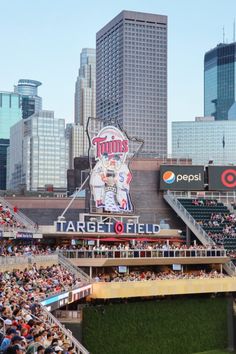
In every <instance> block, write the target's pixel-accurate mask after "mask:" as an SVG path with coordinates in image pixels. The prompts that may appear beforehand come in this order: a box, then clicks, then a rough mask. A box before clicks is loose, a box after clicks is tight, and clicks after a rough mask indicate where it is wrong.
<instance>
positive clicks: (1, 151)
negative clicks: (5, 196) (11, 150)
mask: <svg viewBox="0 0 236 354" xmlns="http://www.w3.org/2000/svg"><path fill="white" fill-rule="evenodd" d="M9 142H10V140H9V139H0V190H5V189H6V174H7V148H8V146H9Z"/></svg>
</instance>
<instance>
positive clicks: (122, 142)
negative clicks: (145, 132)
mask: <svg viewBox="0 0 236 354" xmlns="http://www.w3.org/2000/svg"><path fill="white" fill-rule="evenodd" d="M92 149H93V150H95V152H94V155H95V160H96V165H95V166H94V168H93V170H92V171H91V177H90V188H91V192H92V196H93V199H94V202H95V206H96V208H101V209H102V210H104V211H112V212H118V213H119V212H122V213H123V212H132V211H133V205H132V202H131V198H130V182H131V179H132V174H131V172H130V170H129V167H128V164H127V154H128V152H129V140H128V139H127V137H126V136H125V135H124V133H123V132H121V131H120V130H119V129H117V128H116V127H113V126H107V127H104V128H103V129H101V130H100V132H99V133H98V134H97V135H96V136H95V137H93V139H92Z"/></svg>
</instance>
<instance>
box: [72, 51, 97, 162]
mask: <svg viewBox="0 0 236 354" xmlns="http://www.w3.org/2000/svg"><path fill="white" fill-rule="evenodd" d="M74 105H75V109H74V113H75V115H74V122H75V124H74V125H73V126H72V125H71V129H70V145H71V147H70V151H71V154H70V156H71V158H70V160H72V164H73V159H74V157H80V156H87V154H88V148H89V141H88V137H87V134H86V127H87V121H88V118H89V117H95V115H96V51H95V49H93V48H83V49H82V52H81V54H80V68H79V74H78V77H77V80H76V84H75V99H74Z"/></svg>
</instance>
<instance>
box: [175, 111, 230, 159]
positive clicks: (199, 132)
mask: <svg viewBox="0 0 236 354" xmlns="http://www.w3.org/2000/svg"><path fill="white" fill-rule="evenodd" d="M235 137H236V120H218V121H215V120H214V117H202V118H196V120H195V121H192V122H173V123H172V155H173V157H174V158H191V159H192V161H193V164H208V162H209V161H210V160H212V161H214V164H231V163H233V164H236V154H235V151H236V139H235Z"/></svg>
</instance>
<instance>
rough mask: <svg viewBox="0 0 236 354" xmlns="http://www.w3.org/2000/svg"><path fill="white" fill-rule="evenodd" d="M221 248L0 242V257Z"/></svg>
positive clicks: (177, 245)
mask: <svg viewBox="0 0 236 354" xmlns="http://www.w3.org/2000/svg"><path fill="white" fill-rule="evenodd" d="M220 248H223V246H222V245H220V246H219V245H206V246H204V245H200V244H196V243H195V244H192V245H190V246H187V245H186V244H184V243H181V244H180V243H169V242H162V243H161V242H147V241H138V242H136V243H135V244H132V243H129V242H126V243H119V244H118V243H117V244H110V245H109V244H103V243H101V244H100V245H94V246H91V245H90V246H89V245H84V246H82V245H77V246H75V245H73V246H71V245H64V246H45V245H40V244H32V245H24V244H15V243H14V242H9V241H8V240H1V241H0V256H37V255H50V254H52V253H55V252H58V251H60V250H61V251H63V250H64V251H65V250H68V251H94V252H106V251H133V250H141V251H155V250H162V251H169V250H175V251H177V250H180V251H181V250H187V249H188V250H213V249H220Z"/></svg>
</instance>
